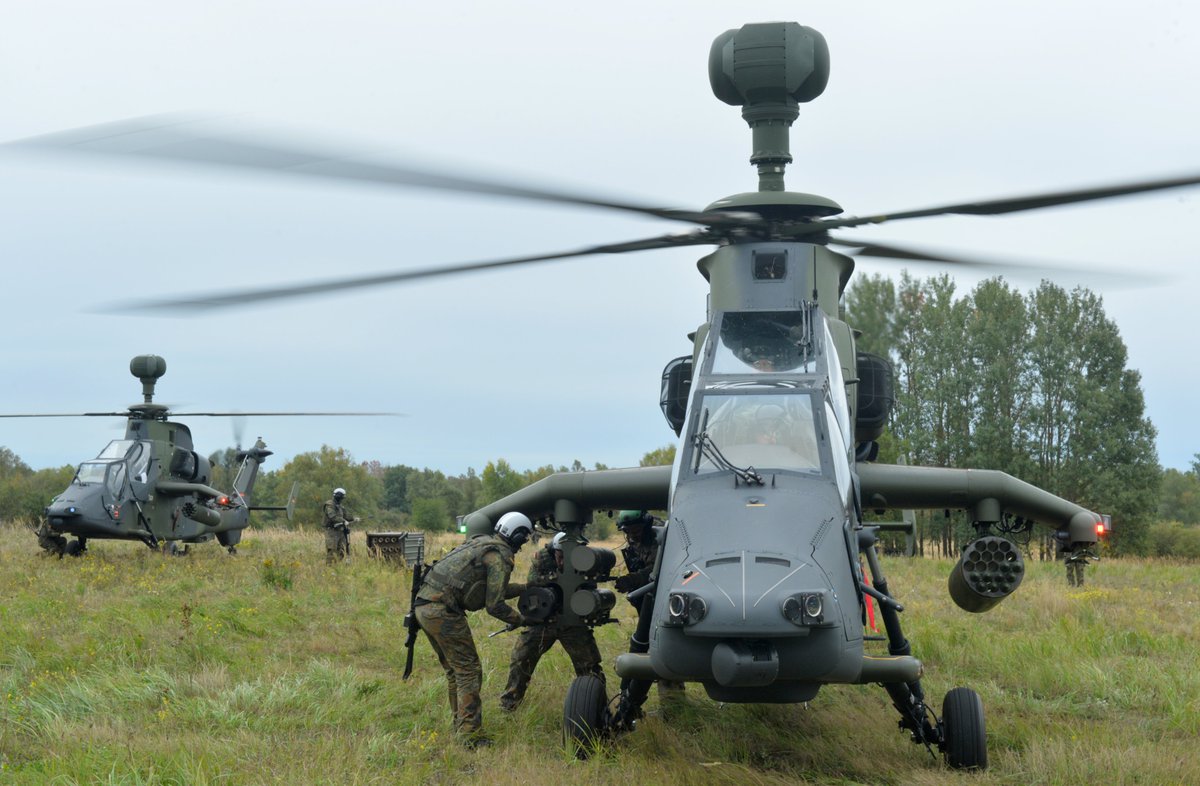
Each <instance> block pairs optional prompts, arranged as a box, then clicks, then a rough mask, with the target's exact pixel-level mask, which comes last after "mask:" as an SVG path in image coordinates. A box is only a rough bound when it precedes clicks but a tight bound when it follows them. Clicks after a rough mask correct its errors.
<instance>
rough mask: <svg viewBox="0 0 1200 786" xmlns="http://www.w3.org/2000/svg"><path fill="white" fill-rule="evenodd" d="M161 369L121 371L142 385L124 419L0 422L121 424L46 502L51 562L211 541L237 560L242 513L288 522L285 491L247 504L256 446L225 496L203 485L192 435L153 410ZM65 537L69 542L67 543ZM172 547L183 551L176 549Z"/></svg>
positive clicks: (162, 409)
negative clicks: (93, 544) (94, 543)
mask: <svg viewBox="0 0 1200 786" xmlns="http://www.w3.org/2000/svg"><path fill="white" fill-rule="evenodd" d="M166 371H167V362H166V361H165V360H164V359H163V358H161V357H159V356H158V355H138V356H137V357H135V358H133V360H131V361H130V363H129V372H130V373H131V374H133V376H135V377H137V378H138V379H139V380H140V381H141V383H142V398H143V401H142V402H140V403H137V404H131V405H130V406H129V410H128V412H127V413H120V412H88V413H82V414H81V415H62V414H36V415H0V417H6V418H12V417H35V418H44V417H122V416H124V417H127V418H128V422H127V425H126V427H125V437H124V438H123V439H114V440H113V441H111V442H109V443H108V445H106V446H105V447H104V449H103V450H101V451H100V453H99V454H98V455H97V456H96V457H95V458H94V459H91V460H89V461H85V462H83V463H82V464H80V465H79V468H78V470H76V472H75V477H74V478H73V479H72V481H71V485H70V486H68V487H67V488H66V490H64V491H63V492H62V493H61V494H59V495H58V496H56V497H55V498H54V499H53V500H51V502H50V504H49V505H48V506H47V507H46V516H45V519H44V520H43V522H42V524H41V527H40V528H39V529H38V542H39V544H40V545H41V546H42V548H44V549H46V550H47V551H49V552H51V553H56V554H58V555H60V556H61V555H63V554H68V555H72V556H78V555H79V554H81V553H83V552H84V551H85V550H86V549H87V543H88V541H89V540H97V539H99V540H133V541H141V542H142V543H145V544H146V545H147V546H149V547H150V548H159V547H161V548H163V549H164V550H167V551H170V552H172V553H178V552H180V551H183V550H186V549H187V544H191V543H204V542H206V541H210V540H213V539H214V538H215V539H216V541H217V542H218V543H219V544H221V545H222V546H224V547H225V548H226V549H227V550H228V551H229V553H230V554H233V553H236V551H237V544H238V543H239V542H240V541H241V538H242V530H244V529H246V527H247V526H249V524H250V512H251V511H253V510H259V511H283V512H284V513H285V514H286V515H287V517H288V518H289V519H290V518H291V517H292V511H293V508H294V506H295V504H296V485H295V484H293V486H292V490H291V493H290V494H289V495H288V500H287V504H286V505H281V506H273V505H254V504H252V502H251V500H252V496H253V493H254V483H255V480H257V478H258V471H259V468H260V467H261V466H262V464H263V462H264V461H266V460H267V457H268V456H270V455H271V451H270V450H267V446H266V443H264V442H263V441H262V438H259V439H257V440H256V441H255V443H254V446H253V447H251V448H249V449H248V450H239V451H238V453H237V460H238V462H239V464H238V469H237V473H236V475H235V477H234V479H233V488H232V489H231V490H230V491H227V492H226V491H219V490H217V489H215V488H213V487H212V486H211V485H209V484H210V483H211V482H212V466H211V465H210V463H209V460H208V459H207V458H205V457H204V456H203V455H202V454H200V453H197V452H196V450H195V448H194V446H193V443H192V432H191V429H189V428H188V427H187V426H186V425H184V424H183V423H180V422H178V421H175V420H172V419H171V417H172V413H171V412H170V410H169V409H168V407H167V406H166V405H163V404H156V403H154V388H155V383H156V382H157V381H158V379H159V378H161V377H162V376H163V375H164V374H165V373H166ZM358 414H364V415H366V414H372V415H377V414H383V413H334V412H191V413H187V415H186V416H187V417H244V416H252V415H253V416H318V415H319V416H340V415H358ZM68 536H73V537H74V539H73V540H69V541H68V539H67V537H68ZM180 544H183V545H182V547H181V546H180Z"/></svg>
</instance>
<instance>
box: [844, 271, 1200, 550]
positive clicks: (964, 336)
mask: <svg viewBox="0 0 1200 786" xmlns="http://www.w3.org/2000/svg"><path fill="white" fill-rule="evenodd" d="M846 320H847V322H849V323H850V324H851V325H852V326H854V327H855V328H857V329H859V330H861V331H862V332H863V335H862V337H861V338H860V339H859V342H858V343H859V349H860V350H862V351H866V352H871V353H873V354H876V355H881V356H884V357H886V358H888V359H889V360H891V362H892V364H893V366H894V368H895V371H896V407H895V411H894V412H893V416H892V423H891V428H890V430H889V433H888V434H887V435H885V438H884V439H883V440H882V442H881V451H880V459H881V460H884V461H896V460H898V459H899V460H904V461H906V462H907V463H909V464H922V465H931V466H939V467H979V468H987V469H998V470H1002V471H1004V472H1007V473H1009V474H1011V475H1013V476H1015V477H1017V478H1020V479H1022V480H1025V481H1028V482H1030V483H1033V484H1035V485H1037V486H1040V487H1042V488H1044V489H1046V490H1048V491H1050V492H1053V493H1055V494H1058V495H1059V496H1062V497H1064V498H1066V499H1069V500H1073V501H1075V502H1077V503H1079V504H1081V505H1083V506H1085V507H1088V508H1090V509H1092V510H1096V511H1098V512H1101V513H1106V514H1109V515H1110V516H1111V517H1112V522H1113V533H1112V536H1111V542H1110V544H1109V546H1110V547H1111V548H1112V549H1113V550H1115V551H1116V552H1118V553H1130V554H1145V553H1152V552H1154V551H1156V550H1159V546H1160V544H1161V541H1162V537H1163V530H1162V527H1163V526H1167V527H1170V528H1174V529H1175V530H1179V531H1182V530H1184V529H1185V528H1186V527H1187V526H1195V525H1196V523H1197V522H1198V521H1200V519H1198V518H1196V517H1197V515H1200V497H1197V496H1196V494H1197V493H1200V473H1198V471H1197V466H1196V465H1193V468H1192V472H1190V473H1181V472H1179V471H1176V470H1167V471H1166V472H1164V471H1163V470H1162V469H1161V468H1160V467H1159V465H1158V459H1157V454H1156V451H1155V446H1154V438H1155V433H1156V432H1155V429H1154V426H1153V424H1152V423H1151V422H1150V421H1149V419H1148V418H1147V417H1146V415H1145V402H1144V399H1143V395H1142V390H1141V377H1140V374H1139V373H1138V372H1137V371H1136V370H1133V369H1130V368H1127V365H1126V364H1127V359H1128V355H1127V350H1126V347H1125V344H1124V342H1123V341H1122V339H1121V336H1120V332H1119V331H1118V329H1117V326H1116V324H1115V323H1114V322H1113V321H1112V320H1110V319H1109V318H1108V317H1107V316H1106V315H1105V313H1104V305H1103V300H1102V299H1101V298H1100V297H1099V296H1097V295H1096V294H1094V293H1092V292H1090V291H1088V290H1087V289H1084V288H1076V289H1074V290H1071V291H1067V290H1065V289H1063V288H1062V287H1059V286H1057V285H1055V284H1053V283H1050V282H1048V281H1043V282H1042V283H1041V284H1040V285H1039V286H1038V287H1037V288H1036V289H1034V290H1032V291H1030V292H1027V293H1023V292H1021V291H1019V290H1017V289H1015V288H1013V287H1011V286H1010V285H1009V284H1008V283H1006V282H1005V281H1004V280H1003V279H1001V278H992V279H988V280H986V281H983V282H981V283H980V284H979V285H978V286H976V287H975V288H974V289H973V290H971V291H970V292H968V293H966V294H965V295H960V294H959V293H958V292H957V291H956V287H955V284H954V282H953V281H952V280H951V279H950V278H949V276H945V275H942V276H936V277H931V278H927V279H924V280H921V279H917V278H914V277H911V276H909V275H908V274H907V273H905V274H903V275H902V276H901V278H900V280H899V282H898V283H896V282H893V281H892V280H891V279H889V278H886V277H883V276H879V275H874V276H860V277H858V278H857V279H856V280H855V283H854V284H853V285H852V286H851V287H850V288H849V289H848V291H847V295H846ZM921 534H922V537H923V539H928V540H929V541H932V544H931V545H932V546H933V547H935V548H936V549H937V550H940V551H943V552H944V553H954V552H955V551H956V550H957V548H958V546H959V544H960V542H961V540H962V539H963V538H965V537H970V536H971V535H972V534H973V533H972V530H971V528H970V526H969V522H966V521H965V519H964V518H963V517H962V516H950V517H946V516H943V515H937V516H932V517H931V516H928V515H927V516H924V517H922V533H921ZM1196 536H1200V532H1192V533H1191V534H1187V533H1185V535H1184V536H1183V537H1184V539H1188V538H1196ZM1196 543H1197V545H1198V546H1200V539H1198V540H1196ZM1197 556H1200V554H1197Z"/></svg>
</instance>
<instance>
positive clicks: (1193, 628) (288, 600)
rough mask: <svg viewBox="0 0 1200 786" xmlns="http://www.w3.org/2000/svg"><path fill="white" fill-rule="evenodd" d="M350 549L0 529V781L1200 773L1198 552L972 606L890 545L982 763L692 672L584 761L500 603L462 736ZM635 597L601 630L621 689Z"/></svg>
mask: <svg viewBox="0 0 1200 786" xmlns="http://www.w3.org/2000/svg"><path fill="white" fill-rule="evenodd" d="M354 545H355V546H356V547H357V548H358V549H359V550H358V551H356V553H355V555H354V557H353V558H352V559H351V561H349V562H347V563H344V564H341V565H337V566H334V567H332V568H330V567H326V566H325V564H324V546H323V540H322V538H321V536H320V534H316V533H308V534H304V533H289V532H283V531H271V530H268V531H257V532H252V533H249V534H248V536H247V538H246V540H244V541H243V545H242V546H241V547H240V549H239V553H238V555H237V556H235V557H230V556H229V555H227V554H226V553H225V552H224V550H223V549H220V548H219V547H216V546H199V547H193V549H192V553H191V554H190V555H189V556H187V557H183V558H166V557H163V556H161V555H159V554H157V553H154V552H151V551H149V550H148V549H145V548H144V547H142V546H138V545H135V544H126V543H107V542H97V543H95V544H93V545H92V546H91V549H90V553H89V554H88V555H87V556H85V557H83V558H82V559H77V560H72V559H64V560H61V561H59V560H55V559H48V558H45V557H43V556H42V555H40V553H39V552H38V550H37V548H36V543H35V542H34V539H33V538H32V536H30V535H29V533H28V532H27V531H25V530H23V529H20V528H17V527H0V698H2V699H3V702H2V704H0V783H46V784H222V785H225V784H273V783H280V784H283V783H287V784H295V783H315V784H326V783H328V784H376V783H378V784H395V783H400V784H426V783H433V784H437V783H445V784H451V783H453V784H461V783H468V784H473V783H480V784H485V783H486V784H489V786H502V785H503V784H522V785H523V786H533V785H534V784H559V783H587V784H627V783H630V782H636V783H640V784H698V783H704V784H708V783H724V784H744V785H752V784H784V783H788V784H794V783H816V784H856V783H862V784H930V785H932V784H943V783H964V784H965V783H969V784H973V785H974V784H993V783H1004V784H1027V783H1039V784H1072V783H1087V784H1094V783H1098V782H1103V783H1145V784H1192V783H1200V753H1197V750H1198V748H1197V747H1196V739H1197V735H1200V678H1198V677H1197V673H1198V671H1200V655H1198V653H1200V632H1198V631H1197V621H1198V620H1200V582H1197V581H1196V577H1195V568H1194V567H1190V566H1187V565H1181V564H1170V563H1165V562H1155V561H1140V560H1123V561H1116V560H1107V561H1105V562H1102V563H1100V564H1099V565H1098V566H1096V567H1093V568H1089V570H1088V586H1087V587H1086V588H1085V589H1083V590H1069V589H1068V588H1067V586H1066V581H1065V576H1064V571H1063V569H1062V567H1061V565H1054V564H1040V563H1033V564H1030V565H1029V573H1028V575H1027V576H1026V579H1025V582H1024V584H1023V585H1022V587H1021V589H1020V590H1019V591H1018V592H1017V594H1016V595H1015V596H1014V597H1013V598H1010V599H1009V600H1007V601H1006V602H1004V603H1002V604H1001V605H1000V606H999V607H998V608H996V609H995V610H993V611H991V612H989V613H987V614H983V615H972V614H967V613H965V612H962V611H960V610H959V609H958V608H957V607H955V606H954V605H953V603H952V602H951V601H950V598H949V596H948V594H947V592H946V576H947V575H948V573H949V571H950V563H949V562H946V561H941V560H914V561H909V560H905V559H902V558H887V559H886V560H885V562H884V566H885V570H886V571H887V573H888V578H889V580H890V582H891V586H892V589H893V590H894V591H895V592H896V593H897V594H898V595H899V596H900V599H901V600H902V602H904V603H905V606H906V608H907V611H906V612H905V613H904V615H902V618H903V621H904V623H905V626H906V628H905V632H906V634H907V635H908V637H909V638H910V640H911V641H912V643H913V648H914V654H916V655H917V656H918V657H920V658H921V659H922V660H923V661H924V662H925V665H926V672H927V673H926V677H925V679H924V685H925V687H926V690H927V691H928V693H929V695H930V697H931V699H932V700H933V701H932V703H933V704H934V706H935V709H937V710H939V711H940V704H941V696H942V695H943V694H944V693H945V692H946V691H947V690H949V689H950V688H952V687H954V686H957V685H968V686H970V687H973V688H975V689H976V690H977V691H979V693H980V695H981V696H982V697H983V701H984V706H985V708H986V711H987V724H988V733H989V743H990V745H989V748H990V758H991V768H990V769H989V770H988V771H987V772H986V773H982V774H965V773H957V772H951V771H949V770H946V769H945V768H944V766H943V765H942V764H941V763H940V761H934V760H933V759H931V757H930V756H929V754H928V753H926V752H925V750H924V749H923V748H919V747H917V746H915V745H913V744H912V743H910V742H909V741H908V739H907V737H906V736H905V735H903V734H901V733H900V732H899V731H898V730H897V729H896V717H897V716H896V714H895V712H894V711H893V710H892V709H891V707H890V705H889V703H888V699H887V696H886V694H884V692H883V691H882V690H880V689H878V688H877V687H874V686H851V687H844V686H842V687H830V688H826V689H823V690H822V691H821V693H820V694H819V695H818V696H817V698H816V699H815V700H814V701H812V702H810V703H809V704H808V705H807V706H784V705H771V706H761V705H760V706H748V705H724V706H722V705H718V704H716V703H714V702H712V701H710V700H709V699H708V698H707V697H705V696H704V694H703V690H702V689H701V688H699V687H698V686H689V688H688V691H687V696H686V698H685V699H683V700H682V702H681V703H679V704H678V705H673V706H671V707H669V708H667V710H666V711H665V712H660V711H659V709H660V708H659V706H658V700H657V697H656V696H655V694H651V699H650V702H649V703H648V705H647V708H648V709H649V710H650V712H651V715H650V716H649V717H648V718H647V719H646V720H645V721H644V722H643V724H642V726H641V728H639V729H638V731H637V732H635V733H634V734H632V735H629V736H627V737H624V738H622V739H620V740H617V741H615V742H611V743H608V744H607V745H605V746H604V747H603V749H602V751H601V753H600V754H599V755H597V756H595V757H594V758H592V759H590V760H588V761H584V762H580V761H575V760H573V759H572V758H570V757H569V756H568V755H566V754H565V753H564V752H563V750H562V748H561V742H560V739H561V734H560V721H561V712H562V698H563V694H564V693H565V690H566V687H567V685H568V683H569V681H570V678H571V669H570V663H569V661H568V659H567V658H566V656H565V655H564V654H563V653H562V652H561V650H557V649H556V650H554V651H552V652H551V653H550V654H549V655H547V657H546V658H545V659H544V660H543V662H542V664H541V666H540V667H539V669H538V672H537V674H536V675H535V677H534V682H533V686H532V687H531V689H530V693H529V695H528V697H527V700H526V702H525V704H524V705H523V706H522V708H521V709H520V710H519V711H518V712H516V713H514V714H513V715H504V714H501V713H500V712H499V711H498V709H497V706H496V699H497V697H498V695H499V692H500V690H501V689H502V686H503V682H504V679H505V675H506V672H507V667H508V655H509V650H510V648H511V646H512V643H513V640H512V638H511V637H508V636H498V637H496V638H492V639H488V638H487V637H486V635H485V634H486V633H489V632H491V631H493V630H496V629H498V628H500V627H501V623H499V622H497V621H495V620H492V619H490V618H488V617H486V616H485V615H474V616H473V620H472V621H473V624H474V626H475V630H476V634H477V635H476V640H477V643H478V644H479V646H480V651H481V655H482V658H483V661H484V669H485V676H484V701H485V707H484V722H485V726H486V728H487V729H488V731H489V732H490V733H491V734H492V735H493V736H494V737H495V738H496V742H497V744H496V745H495V746H494V747H493V748H491V749H487V750H482V751H479V752H469V751H466V750H464V749H462V748H461V747H460V746H459V745H457V744H456V743H455V742H454V740H453V739H452V735H451V734H450V719H449V712H448V709H447V706H446V698H445V683H444V679H443V677H442V674H441V671H440V669H439V667H438V665H437V661H436V658H435V657H434V655H433V652H432V651H431V650H430V648H429V646H428V644H427V643H426V642H425V641H424V640H422V641H421V642H420V643H419V644H418V647H419V649H418V653H417V660H416V673H415V675H414V677H413V679H412V680H410V681H409V682H408V683H404V682H402V681H401V680H400V673H401V671H402V668H403V661H404V650H403V647H402V645H403V640H404V631H403V630H402V628H401V625H400V620H401V617H402V616H403V614H404V611H405V610H406V609H407V604H408V574H407V573H406V572H404V571H403V570H397V569H395V568H393V567H391V566H389V565H387V564H381V563H378V562H376V561H373V560H370V559H367V558H365V557H364V556H362V552H361V546H362V540H361V536H359V539H358V540H357V541H356V542H355V544H354ZM521 556H522V557H523V558H525V559H527V558H528V554H522V555H521ZM524 565H525V563H524V561H523V560H522V561H521V562H519V565H518V571H523V570H524ZM620 613H622V614H625V615H626V619H624V620H623V621H622V624H621V625H610V626H606V627H604V628H602V629H600V630H599V631H598V639H599V642H600V648H601V650H602V652H604V654H605V657H606V666H607V667H608V670H609V679H610V682H612V683H615V681H616V680H615V677H614V675H613V674H612V671H611V665H612V659H613V658H615V656H616V655H617V654H618V653H619V652H621V651H623V648H624V646H625V642H626V640H627V638H628V635H629V633H630V632H631V624H630V620H629V619H628V612H627V611H626V610H625V609H624V608H622V609H620ZM668 717H669V720H670V723H667V722H666V720H667V718H668Z"/></svg>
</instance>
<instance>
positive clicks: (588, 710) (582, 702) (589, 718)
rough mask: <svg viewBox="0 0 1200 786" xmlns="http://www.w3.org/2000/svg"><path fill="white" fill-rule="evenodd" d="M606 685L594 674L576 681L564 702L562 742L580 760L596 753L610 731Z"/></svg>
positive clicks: (586, 675)
mask: <svg viewBox="0 0 1200 786" xmlns="http://www.w3.org/2000/svg"><path fill="white" fill-rule="evenodd" d="M606 705H607V700H606V698H605V694H604V681H603V680H601V679H599V678H598V677H595V676H593V675H591V674H585V675H583V676H581V677H576V678H575V679H574V681H572V682H571V687H570V688H569V689H567V698H566V700H565V701H563V742H564V743H566V745H567V747H568V748H570V749H571V752H572V753H574V754H575V758H577V759H586V758H587V757H588V756H589V755H590V754H591V753H593V752H594V751H595V750H596V745H597V744H598V743H599V742H600V740H601V738H603V737H604V735H605V734H606V732H607V731H608V727H609V722H608V721H609V719H608V717H607V716H608V710H607V707H606Z"/></svg>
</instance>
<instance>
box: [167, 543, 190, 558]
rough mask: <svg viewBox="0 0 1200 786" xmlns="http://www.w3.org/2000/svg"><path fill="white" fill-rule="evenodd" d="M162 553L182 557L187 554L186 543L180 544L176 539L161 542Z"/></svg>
mask: <svg viewBox="0 0 1200 786" xmlns="http://www.w3.org/2000/svg"><path fill="white" fill-rule="evenodd" d="M162 553H163V555H164V556H167V557H183V556H186V555H187V553H188V547H187V544H186V543H185V544H184V545H182V546H181V545H179V543H178V541H174V540H168V541H167V542H165V543H163V546H162Z"/></svg>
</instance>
